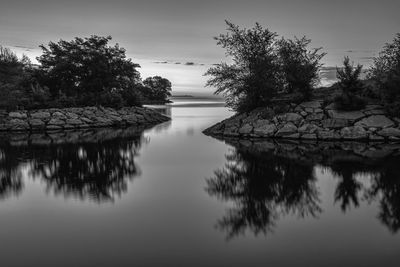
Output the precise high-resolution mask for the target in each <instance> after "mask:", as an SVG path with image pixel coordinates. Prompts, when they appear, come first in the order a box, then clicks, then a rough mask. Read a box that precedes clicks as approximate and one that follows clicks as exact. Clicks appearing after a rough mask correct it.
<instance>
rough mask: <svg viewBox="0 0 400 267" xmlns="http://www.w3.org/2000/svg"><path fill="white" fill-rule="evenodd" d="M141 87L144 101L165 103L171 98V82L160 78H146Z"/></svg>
mask: <svg viewBox="0 0 400 267" xmlns="http://www.w3.org/2000/svg"><path fill="white" fill-rule="evenodd" d="M143 85H144V87H142V94H143V97H144V98H145V101H149V102H159V103H165V102H166V101H167V99H168V97H170V96H171V82H170V81H169V80H167V79H165V78H162V77H160V76H154V77H148V78H146V79H145V80H144V81H143Z"/></svg>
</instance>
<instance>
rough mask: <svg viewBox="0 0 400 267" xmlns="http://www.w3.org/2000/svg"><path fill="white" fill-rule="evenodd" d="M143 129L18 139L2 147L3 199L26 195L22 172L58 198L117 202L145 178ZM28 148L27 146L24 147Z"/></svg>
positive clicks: (65, 133) (1, 189) (95, 131)
mask: <svg viewBox="0 0 400 267" xmlns="http://www.w3.org/2000/svg"><path fill="white" fill-rule="evenodd" d="M142 132H143V129H141V130H139V131H138V130H137V129H125V130H116V129H103V130H86V131H71V132H62V133H53V134H50V135H49V134H40V135H30V136H29V138H27V139H26V138H21V137H19V139H18V140H17V141H16V140H15V139H16V138H18V137H15V136H14V137H13V138H11V139H9V140H6V141H3V143H2V144H1V145H0V151H1V154H0V155H1V157H0V175H1V176H0V178H1V184H0V197H2V198H6V197H8V196H10V195H11V194H18V193H20V192H21V191H22V188H23V186H22V181H23V179H22V173H21V170H22V169H23V167H24V166H25V167H26V170H27V173H28V174H29V175H28V176H29V177H32V178H33V179H36V180H37V179H39V180H41V181H44V182H45V185H46V191H47V192H53V193H54V194H55V195H60V194H62V195H63V196H64V197H66V198H68V197H72V198H77V199H81V200H89V199H90V200H92V201H96V202H105V201H113V200H114V199H115V197H119V196H121V195H122V194H123V193H124V192H126V191H127V186H128V181H129V180H131V179H133V178H134V177H136V176H137V175H139V174H140V168H139V167H138V166H137V164H136V163H135V157H136V156H137V155H138V152H139V150H140V148H141V144H142V142H144V141H145V139H144V138H143V135H142ZM24 144H27V145H24Z"/></svg>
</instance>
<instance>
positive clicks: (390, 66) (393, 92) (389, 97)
mask: <svg viewBox="0 0 400 267" xmlns="http://www.w3.org/2000/svg"><path fill="white" fill-rule="evenodd" d="M368 76H369V78H371V79H372V80H373V81H374V82H375V83H376V85H377V87H378V89H379V91H380V94H381V99H382V101H383V102H384V103H385V106H386V107H387V109H388V112H390V113H391V114H392V115H396V116H399V115H400V108H398V107H399V106H400V33H398V34H397V35H396V37H395V38H394V40H393V42H392V43H387V44H385V46H384V48H383V50H382V51H381V52H380V53H379V56H378V57H376V58H374V64H373V66H372V67H371V69H370V71H369V74H368Z"/></svg>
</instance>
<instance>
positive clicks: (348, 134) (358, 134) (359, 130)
mask: <svg viewBox="0 0 400 267" xmlns="http://www.w3.org/2000/svg"><path fill="white" fill-rule="evenodd" d="M340 136H341V137H342V138H343V139H349V140H360V139H366V138H368V132H367V131H366V130H365V129H364V128H363V127H361V126H351V127H345V128H343V129H342V130H341V131H340Z"/></svg>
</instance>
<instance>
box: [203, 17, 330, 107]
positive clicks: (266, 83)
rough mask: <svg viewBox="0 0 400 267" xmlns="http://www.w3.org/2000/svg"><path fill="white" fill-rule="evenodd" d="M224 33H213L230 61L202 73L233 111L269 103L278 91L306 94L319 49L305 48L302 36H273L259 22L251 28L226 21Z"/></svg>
mask: <svg viewBox="0 0 400 267" xmlns="http://www.w3.org/2000/svg"><path fill="white" fill-rule="evenodd" d="M226 24H227V25H228V28H227V31H228V32H227V33H226V34H221V35H219V36H218V37H215V40H216V41H217V45H219V46H221V47H222V48H224V49H225V50H226V55H227V56H228V57H230V58H231V59H232V63H231V64H228V63H220V64H217V65H216V66H214V67H212V68H210V69H209V70H208V71H207V72H206V73H205V75H208V76H212V77H211V78H210V79H209V80H208V82H207V84H206V85H207V86H213V87H216V88H217V90H216V91H215V93H216V94H223V95H224V96H225V97H226V102H227V106H228V107H230V108H232V109H233V110H235V111H237V112H245V111H249V110H251V109H254V108H257V107H261V106H266V105H269V104H270V102H271V100H272V98H273V97H274V96H276V95H277V94H278V93H280V92H290V93H291V92H294V91H296V92H299V93H301V94H302V96H303V98H309V97H310V95H311V91H312V87H313V86H314V85H315V84H316V83H317V82H318V78H319V75H318V72H319V69H320V67H321V64H320V63H319V61H320V60H321V58H322V57H323V56H324V55H325V54H324V53H320V49H313V50H309V49H308V48H307V46H308V45H309V44H310V40H309V39H307V38H306V37H303V38H302V39H297V38H296V39H295V40H285V39H282V40H279V41H278V40H277V37H278V35H277V33H275V32H272V31H270V30H269V29H264V28H263V27H262V26H261V25H260V24H258V23H256V25H255V26H254V27H253V28H251V29H240V28H239V26H237V25H234V24H233V23H231V22H229V21H226Z"/></svg>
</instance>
